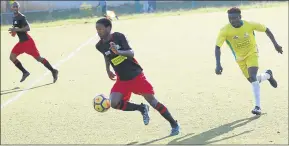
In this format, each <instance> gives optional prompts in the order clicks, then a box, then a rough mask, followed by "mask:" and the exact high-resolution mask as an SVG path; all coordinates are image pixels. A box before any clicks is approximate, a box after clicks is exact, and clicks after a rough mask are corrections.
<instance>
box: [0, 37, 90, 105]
mask: <svg viewBox="0 0 289 146" xmlns="http://www.w3.org/2000/svg"><path fill="white" fill-rule="evenodd" d="M94 38H95V36H93V37H91V38H90V39H89V40H88V41H86V42H84V43H83V44H81V45H80V46H79V47H78V48H76V49H75V50H74V51H72V52H71V53H70V54H69V55H68V56H67V57H65V58H64V59H61V60H59V61H58V62H57V63H56V64H55V65H53V66H54V67H56V68H57V67H58V66H60V65H61V64H62V63H64V62H66V61H68V60H69V59H71V58H72V57H74V55H76V53H77V52H79V51H80V50H81V49H82V48H83V47H84V46H86V45H88V44H89V43H90V42H91V41H92V40H93V39H94ZM48 74H51V72H50V71H46V72H45V73H44V74H43V75H42V76H41V77H40V78H38V79H37V80H35V81H33V82H32V83H31V84H30V85H29V86H28V87H27V88H25V89H23V90H22V91H21V92H19V93H18V94H17V95H16V96H14V97H12V98H9V99H8V100H7V101H5V102H4V103H3V104H1V109H2V108H4V107H5V106H7V105H8V104H10V103H12V102H14V101H16V100H18V99H19V98H20V97H21V96H22V95H23V94H24V93H26V92H27V91H28V89H30V88H32V87H33V86H34V85H35V84H37V83H39V82H40V81H42V80H43V79H44V78H45V77H46V76H47V75H48Z"/></svg>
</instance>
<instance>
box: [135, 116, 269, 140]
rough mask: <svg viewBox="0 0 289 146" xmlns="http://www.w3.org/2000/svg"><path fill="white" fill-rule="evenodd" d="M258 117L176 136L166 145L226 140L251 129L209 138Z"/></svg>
mask: <svg viewBox="0 0 289 146" xmlns="http://www.w3.org/2000/svg"><path fill="white" fill-rule="evenodd" d="M262 115H264V114H262ZM259 117H260V116H254V117H250V118H245V119H240V120H237V121H234V122H231V123H228V124H225V125H222V126H219V127H216V128H214V129H211V130H208V131H205V132H203V133H200V134H198V135H194V133H190V134H187V135H185V136H182V137H179V138H176V139H174V140H172V141H170V142H169V143H168V145H189V144H199V145H200V144H201V145H207V144H212V143H216V142H219V141H223V140H226V139H230V138H233V137H237V136H240V135H243V134H246V133H249V132H251V131H253V130H247V131H244V132H241V133H239V134H236V135H233V136H229V137H225V138H222V139H219V140H213V141H210V140H211V139H214V138H215V137H218V136H220V135H223V134H226V133H228V132H230V131H233V130H234V129H236V128H238V127H242V126H244V125H246V124H248V123H250V122H252V121H254V120H256V119H258V118H259ZM168 137H169V136H166V137H163V138H160V139H156V140H152V141H149V142H145V143H142V144H140V145H148V144H151V143H153V142H156V141H160V140H163V139H166V138H168Z"/></svg>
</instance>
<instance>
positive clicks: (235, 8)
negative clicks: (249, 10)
mask: <svg viewBox="0 0 289 146" xmlns="http://www.w3.org/2000/svg"><path fill="white" fill-rule="evenodd" d="M227 13H228V14H239V15H241V10H240V9H239V8H237V7H233V8H231V9H229V10H228V11H227Z"/></svg>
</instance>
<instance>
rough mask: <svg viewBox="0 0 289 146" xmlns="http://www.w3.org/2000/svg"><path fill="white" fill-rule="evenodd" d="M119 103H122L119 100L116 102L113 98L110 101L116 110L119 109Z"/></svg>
mask: <svg viewBox="0 0 289 146" xmlns="http://www.w3.org/2000/svg"><path fill="white" fill-rule="evenodd" d="M119 103H120V101H119V100H115V99H113V98H112V99H111V100H110V104H111V107H112V108H114V109H116V108H117V106H118V104H119Z"/></svg>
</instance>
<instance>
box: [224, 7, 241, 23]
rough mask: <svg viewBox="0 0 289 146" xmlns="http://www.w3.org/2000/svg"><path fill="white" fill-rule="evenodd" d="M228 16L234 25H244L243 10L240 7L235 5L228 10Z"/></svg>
mask: <svg viewBox="0 0 289 146" xmlns="http://www.w3.org/2000/svg"><path fill="white" fill-rule="evenodd" d="M227 13H228V18H229V21H230V23H231V25H232V26H234V27H240V26H241V25H242V20H241V18H242V16H241V10H240V9H239V8H236V7H233V8H231V9H229V10H228V11H227Z"/></svg>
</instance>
